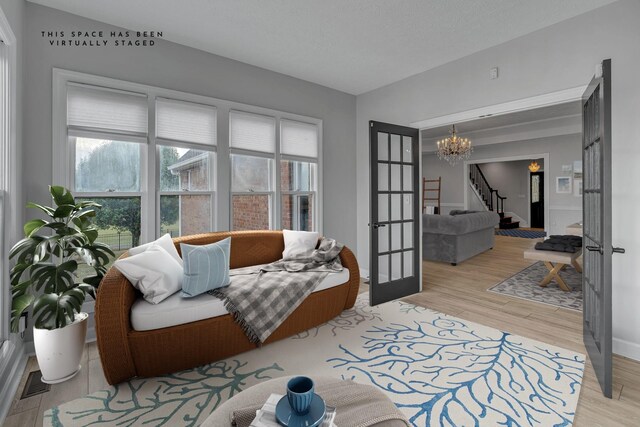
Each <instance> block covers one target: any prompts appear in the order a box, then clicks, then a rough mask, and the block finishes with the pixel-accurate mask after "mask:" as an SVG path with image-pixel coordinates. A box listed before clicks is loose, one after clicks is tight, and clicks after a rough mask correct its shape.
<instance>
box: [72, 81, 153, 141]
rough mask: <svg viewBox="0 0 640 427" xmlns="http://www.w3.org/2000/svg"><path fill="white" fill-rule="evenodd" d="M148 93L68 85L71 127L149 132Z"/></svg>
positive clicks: (139, 133) (137, 132) (136, 132)
mask: <svg viewBox="0 0 640 427" xmlns="http://www.w3.org/2000/svg"><path fill="white" fill-rule="evenodd" d="M147 111H148V108H147V96H146V95H143V94H138V93H133V92H125V91H119V90H110V89H103V88H99V87H95V86H85V85H78V84H72V83H70V84H68V85H67V124H68V126H69V127H70V128H88V129H92V130H97V131H100V130H103V131H112V132H118V133H126V134H136V135H146V134H147V124H148V116H147Z"/></svg>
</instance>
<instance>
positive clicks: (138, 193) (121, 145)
mask: <svg viewBox="0 0 640 427" xmlns="http://www.w3.org/2000/svg"><path fill="white" fill-rule="evenodd" d="M67 135H68V140H69V147H70V151H71V153H70V154H71V158H72V162H73V163H72V164H73V166H72V171H71V172H72V173H71V174H70V177H69V181H68V182H69V184H70V185H69V187H70V188H71V190H72V191H73V193H74V195H75V196H76V197H77V198H78V199H81V200H82V199H91V200H95V201H96V202H98V203H100V204H101V205H102V209H100V210H99V211H98V215H97V216H96V218H95V223H96V225H97V226H98V229H99V235H98V240H99V241H101V242H103V243H106V244H108V245H109V246H111V247H112V249H113V250H114V251H115V252H116V256H119V255H120V254H121V253H122V252H124V251H125V250H126V249H128V248H130V247H132V246H136V245H138V244H139V243H140V238H141V234H142V230H143V228H142V226H143V223H142V209H143V204H146V202H147V197H146V195H145V193H144V188H143V184H142V182H143V179H144V170H143V166H144V162H143V159H144V158H145V155H146V153H147V140H148V139H147V136H148V100H147V95H146V94H141V93H133V92H125V91H119V90H111V89H105V88H100V87H95V86H87V85H80V84H75V83H69V84H68V85H67ZM143 198H144V200H143ZM88 272H89V269H87V273H88ZM83 273H84V271H82V270H81V273H80V274H81V275H82V274H83Z"/></svg>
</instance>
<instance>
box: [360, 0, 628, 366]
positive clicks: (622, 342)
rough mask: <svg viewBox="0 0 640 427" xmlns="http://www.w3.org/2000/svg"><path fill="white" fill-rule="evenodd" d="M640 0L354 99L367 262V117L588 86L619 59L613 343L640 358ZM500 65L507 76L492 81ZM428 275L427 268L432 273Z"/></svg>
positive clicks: (409, 114) (406, 118) (467, 106)
mask: <svg viewBox="0 0 640 427" xmlns="http://www.w3.org/2000/svg"><path fill="white" fill-rule="evenodd" d="M639 16H640V2H638V1H637V0H619V1H617V2H615V3H612V4H610V5H608V6H605V7H602V8H599V9H596V10H594V11H592V12H589V13H586V14H583V15H580V16H577V17H575V18H573V19H569V20H566V21H564V22H561V23H559V24H556V25H552V26H550V27H547V28H545V29H543V30H540V31H537V32H534V33H531V34H528V35H526V36H523V37H520V38H517V39H514V40H512V41H509V42H507V43H504V44H501V45H498V46H495V47H492V48H490V49H486V50H484V51H481V52H478V53H476V54H473V55H469V56H467V57H464V58H462V59H460V60H457V61H454V62H451V63H448V64H445V65H443V66H441V67H438V68H435V69H433V70H429V71H426V72H424V73H421V74H417V75H415V76H412V77H409V78H407V79H404V80H402V81H399V82H396V83H393V84H391V85H388V86H385V87H383V88H380V89H377V90H374V91H371V92H368V93H366V94H362V95H359V96H358V98H357V136H358V152H357V155H358V156H357V157H358V172H357V174H358V222H357V223H358V259H359V261H360V264H361V266H362V267H363V268H368V256H369V254H368V247H369V237H368V236H369V230H368V227H367V223H368V220H369V172H368V171H369V165H368V159H369V149H368V127H367V123H368V121H369V120H379V121H385V122H390V123H397V124H401V125H408V124H410V123H412V122H416V121H419V120H425V119H429V118H434V117H439V116H443V115H447V114H452V113H457V112H460V111H467V110H471V109H475V108H480V107H484V106H488V105H494V104H499V103H502V102H507V101H513V100H517V99H523V98H527V97H531V96H535V95H541V94H546V93H550V92H554V91H558V90H564V89H568V88H574V87H577V86H583V85H586V84H587V83H588V82H589V81H590V79H591V77H592V76H593V74H594V70H595V66H596V64H598V63H599V62H601V61H602V60H603V59H606V58H611V59H612V64H613V76H612V97H613V123H612V137H613V141H612V144H613V165H614V167H613V242H614V244H615V245H616V246H622V247H625V248H626V249H627V253H626V254H625V255H621V256H620V255H616V256H614V257H613V289H614V291H613V331H614V336H615V339H614V349H615V351H616V352H617V353H620V354H625V355H628V356H630V357H633V358H635V359H639V360H640V311H639V310H637V309H636V308H635V306H636V305H637V304H636V305H634V304H631V303H630V301H636V302H637V301H640V281H638V280H637V278H638V277H640V263H638V262H637V260H638V259H639V258H640V222H638V221H633V220H630V218H631V215H632V214H631V213H632V212H638V211H640V186H638V185H637V183H638V182H640V168H638V167H637V166H636V162H637V160H638V159H639V158H640V144H638V143H637V141H638V139H640V121H639V120H638V117H637V115H638V111H640V85H638V70H639V69H640V47H639V46H640V26H639V25H638V22H637V21H638V17H639ZM495 66H498V67H499V68H500V77H499V78H498V79H496V80H490V79H489V69H491V68H492V67H495ZM425 274H428V272H426V273H425Z"/></svg>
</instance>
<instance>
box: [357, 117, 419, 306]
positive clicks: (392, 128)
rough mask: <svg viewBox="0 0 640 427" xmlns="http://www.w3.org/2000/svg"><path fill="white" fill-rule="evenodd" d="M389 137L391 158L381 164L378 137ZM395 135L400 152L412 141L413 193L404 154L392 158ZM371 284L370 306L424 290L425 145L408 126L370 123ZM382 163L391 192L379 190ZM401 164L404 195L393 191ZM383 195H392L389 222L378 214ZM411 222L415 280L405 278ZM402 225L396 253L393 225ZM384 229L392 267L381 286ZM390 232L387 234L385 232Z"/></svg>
mask: <svg viewBox="0 0 640 427" xmlns="http://www.w3.org/2000/svg"><path fill="white" fill-rule="evenodd" d="M379 133H386V134H388V138H389V139H388V149H387V150H388V151H387V156H388V160H381V159H379V156H378V134H379ZM391 135H400V148H401V147H402V146H403V143H404V138H405V137H409V138H411V147H412V148H411V162H410V164H411V166H412V167H413V169H412V175H411V179H412V188H411V190H405V187H404V167H405V166H406V165H407V164H406V163H407V162H405V160H404V157H403V155H404V154H403V152H402V150H400V156H401V157H400V160H399V161H393V160H392V158H391V148H392V144H391V141H392V138H391ZM369 146H370V149H369V153H370V158H369V173H370V175H369V176H370V178H369V187H370V189H369V196H370V197H369V198H370V201H369V209H370V210H369V281H370V292H369V302H370V304H371V305H372V306H373V305H377V304H381V303H384V302H386V301H391V300H394V299H398V298H402V297H403V296H408V295H411V294H413V293H417V292H420V291H421V290H422V250H421V249H422V239H421V236H422V214H421V208H422V200H421V196H422V189H421V184H422V183H421V181H420V176H421V173H422V171H421V166H422V158H421V157H422V151H421V143H420V132H419V130H418V129H415V128H410V127H406V126H400V125H394V124H390V123H382V122H376V121H370V122H369ZM379 163H386V164H387V165H388V166H387V169H388V179H387V185H388V186H389V187H388V188H387V190H379V187H378V167H379ZM394 164H397V165H399V166H400V168H399V172H400V176H399V180H400V191H393V190H392V188H391V185H392V184H391V183H392V179H391V176H392V165H394ZM380 192H382V193H383V194H385V193H386V194H388V214H387V218H386V220H380V219H379V210H378V207H379V206H378V205H379V201H378V194H379V193H380ZM396 194H400V200H401V207H400V219H399V220H394V219H393V218H392V195H396ZM407 194H412V197H413V199H412V206H411V208H412V209H411V219H410V220H409V219H406V217H405V215H404V212H405V211H404V206H402V205H404V197H405V196H406V195H407ZM408 222H411V223H412V229H411V231H412V240H413V244H412V246H410V248H412V250H413V257H412V258H413V260H412V268H413V276H408V277H404V268H405V265H404V256H405V254H406V252H405V251H404V250H405V249H406V248H405V246H404V236H405V233H404V224H405V223H408ZM397 224H400V248H401V249H399V250H392V247H391V245H392V241H393V240H392V239H393V235H392V231H391V227H392V226H393V225H397ZM380 228H386V229H387V230H389V236H388V251H386V252H388V254H386V253H385V254H383V256H384V255H387V256H388V257H389V266H388V269H389V271H388V276H389V277H388V278H387V279H388V280H387V282H383V283H382V284H380V283H379V278H380V275H379V257H380V254H379V251H378V247H379V242H378V230H379V229H380ZM385 231H386V230H385ZM396 253H401V254H402V255H401V256H400V268H401V272H402V274H401V277H400V278H399V279H397V280H393V269H392V256H393V255H394V254H396Z"/></svg>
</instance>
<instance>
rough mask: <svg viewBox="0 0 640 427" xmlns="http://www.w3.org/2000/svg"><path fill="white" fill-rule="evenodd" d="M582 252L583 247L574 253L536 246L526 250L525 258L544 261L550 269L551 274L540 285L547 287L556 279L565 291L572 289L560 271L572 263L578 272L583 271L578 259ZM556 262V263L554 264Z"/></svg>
mask: <svg viewBox="0 0 640 427" xmlns="http://www.w3.org/2000/svg"><path fill="white" fill-rule="evenodd" d="M581 254H582V249H578V250H577V251H576V252H574V253H569V252H555V251H540V250H537V249H535V248H533V247H532V248H529V249H527V250H526V251H524V258H525V259H532V260H536V261H543V262H544V265H545V266H546V267H547V268H548V269H549V274H547V275H546V276H545V278H544V279H542V281H541V282H540V286H542V287H546V286H547V285H548V284H549V283H551V281H552V280H555V281H556V283H557V284H558V286H560V289H562V290H563V291H565V292H568V291H570V290H571V288H570V287H569V286H567V284H566V283H565V281H564V280H562V277H560V274H558V273H560V271H561V270H562V269H563V268H565V267H566V266H567V265H568V264H571V265H572V266H573V267H574V268H575V269H576V271H577V272H578V273H582V267H580V264H578V262H577V261H576V259H577V258H578V257H579V256H580V255H581ZM554 263H555V265H554Z"/></svg>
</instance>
